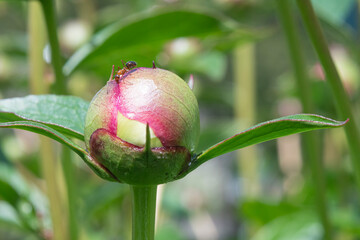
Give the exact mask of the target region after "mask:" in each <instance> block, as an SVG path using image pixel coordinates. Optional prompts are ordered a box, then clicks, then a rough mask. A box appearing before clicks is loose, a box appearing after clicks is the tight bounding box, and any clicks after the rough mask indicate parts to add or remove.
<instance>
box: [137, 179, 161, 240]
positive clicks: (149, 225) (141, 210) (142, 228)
mask: <svg viewBox="0 0 360 240" xmlns="http://www.w3.org/2000/svg"><path fill="white" fill-rule="evenodd" d="M156 190H157V185H151V186H134V185H133V186H131V191H132V196H133V207H132V208H133V211H132V212H133V220H132V222H133V226H132V234H133V240H145V239H146V240H153V239H154V233H155V231H154V229H155V210H156Z"/></svg>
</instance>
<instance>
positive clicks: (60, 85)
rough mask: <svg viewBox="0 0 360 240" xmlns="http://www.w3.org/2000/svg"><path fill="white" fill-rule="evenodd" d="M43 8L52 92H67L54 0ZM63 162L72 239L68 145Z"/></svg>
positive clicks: (72, 190)
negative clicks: (48, 46)
mask: <svg viewBox="0 0 360 240" xmlns="http://www.w3.org/2000/svg"><path fill="white" fill-rule="evenodd" d="M40 3H41V5H42V10H43V13H44V17H45V23H46V29H47V35H48V40H49V44H50V49H51V64H52V66H53V70H54V74H55V83H54V84H53V86H52V87H53V88H52V92H53V93H55V94H67V89H66V82H65V77H64V74H63V71H62V67H63V62H62V58H61V53H60V46H59V40H58V35H57V24H56V11H55V1H54V0H41V1H40ZM61 160H62V161H61V162H62V164H63V170H64V176H65V182H66V193H67V211H66V212H67V213H68V214H67V215H68V221H67V223H68V225H67V227H68V229H69V231H70V233H69V234H70V239H73V240H76V239H78V221H77V217H76V216H77V214H76V204H75V203H76V195H75V193H76V189H75V186H76V184H75V183H76V181H75V180H74V173H73V172H74V169H73V168H74V166H73V163H72V161H71V152H70V149H68V148H67V147H62V157H61Z"/></svg>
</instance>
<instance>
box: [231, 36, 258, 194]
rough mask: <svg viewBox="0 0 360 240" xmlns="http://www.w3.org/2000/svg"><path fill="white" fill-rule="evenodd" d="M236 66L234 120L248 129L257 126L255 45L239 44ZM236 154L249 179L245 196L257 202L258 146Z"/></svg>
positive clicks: (236, 51)
mask: <svg viewBox="0 0 360 240" xmlns="http://www.w3.org/2000/svg"><path fill="white" fill-rule="evenodd" d="M233 62H234V93H235V94H234V113H235V119H236V120H237V121H239V122H240V121H241V123H243V124H244V128H246V127H249V126H252V125H253V124H254V123H255V115H256V80H255V44H254V43H247V44H239V46H237V47H236V48H235V49H234V59H233ZM236 153H237V165H238V171H239V173H240V176H242V177H243V178H244V179H246V181H241V182H242V183H241V185H243V186H242V188H243V189H244V193H245V196H247V197H248V198H255V197H256V196H257V195H259V191H260V184H259V176H258V172H259V171H258V164H259V162H258V157H257V154H256V146H251V147H247V148H245V149H242V150H241V151H237V152H236ZM249 159H251V161H249Z"/></svg>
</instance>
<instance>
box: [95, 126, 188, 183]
mask: <svg viewBox="0 0 360 240" xmlns="http://www.w3.org/2000/svg"><path fill="white" fill-rule="evenodd" d="M147 129H148V127H147ZM148 137H149V133H148V131H147V138H148ZM90 146H91V150H92V152H91V155H92V156H93V158H96V161H97V162H98V163H100V164H102V165H103V166H104V167H105V168H106V169H108V170H109V171H110V172H111V173H112V174H113V175H114V176H115V177H116V178H117V179H119V181H121V182H124V183H128V184H131V185H157V184H162V183H166V182H170V181H173V180H175V179H177V177H178V175H179V174H181V173H182V172H183V171H184V170H185V169H187V167H188V164H189V162H190V153H189V151H188V150H187V149H186V148H185V147H158V148H151V149H150V148H149V146H148V144H147V145H146V146H145V147H138V146H135V145H132V144H130V143H127V142H125V141H122V140H121V139H120V138H118V137H116V136H115V135H113V134H111V133H110V132H108V131H107V130H105V129H98V130H96V131H95V132H94V133H93V134H92V136H91V138H90Z"/></svg>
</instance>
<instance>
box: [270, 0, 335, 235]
mask: <svg viewBox="0 0 360 240" xmlns="http://www.w3.org/2000/svg"><path fill="white" fill-rule="evenodd" d="M277 7H278V12H279V16H280V20H281V23H282V25H283V28H284V32H285V36H286V40H287V43H288V47H289V53H290V57H291V62H292V65H293V68H294V74H295V79H296V82H297V89H298V91H299V97H300V101H301V103H302V106H303V111H304V112H307V113H311V112H313V110H314V106H313V104H312V98H311V86H310V81H309V78H308V76H307V69H306V67H305V61H304V57H303V55H302V51H301V41H300V38H299V35H298V33H297V31H296V25H295V22H294V19H293V17H292V11H291V7H290V3H289V1H288V0H278V1H277ZM318 142H319V136H318V134H316V133H315V132H309V133H304V134H303V135H302V145H303V150H304V151H303V159H304V162H305V161H306V160H308V161H309V162H310V164H311V173H312V176H313V179H314V181H315V185H316V191H315V194H316V202H317V211H318V214H319V217H320V220H321V223H322V226H323V229H324V239H332V236H331V225H330V221H329V216H328V211H327V203H326V196H325V189H326V188H325V177H324V175H325V171H324V167H323V164H322V161H321V157H320V151H319V144H318Z"/></svg>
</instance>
